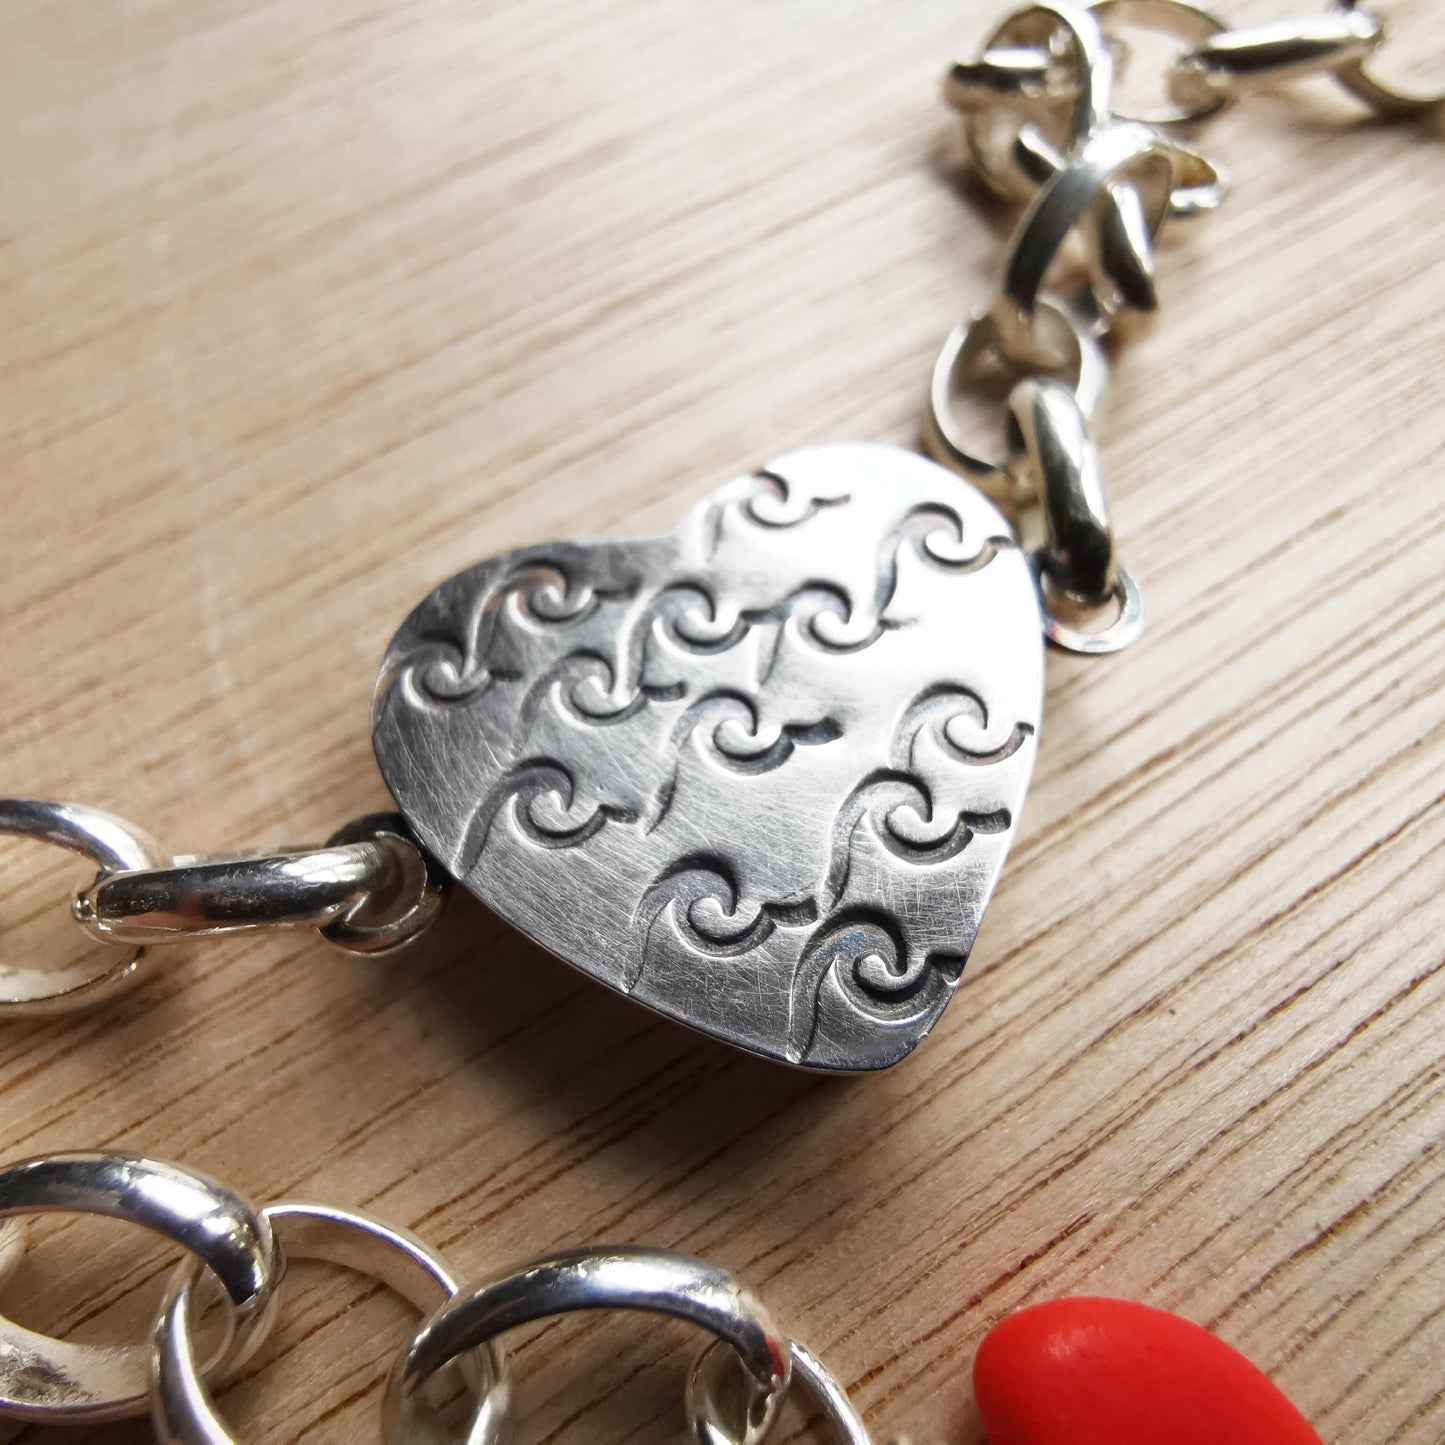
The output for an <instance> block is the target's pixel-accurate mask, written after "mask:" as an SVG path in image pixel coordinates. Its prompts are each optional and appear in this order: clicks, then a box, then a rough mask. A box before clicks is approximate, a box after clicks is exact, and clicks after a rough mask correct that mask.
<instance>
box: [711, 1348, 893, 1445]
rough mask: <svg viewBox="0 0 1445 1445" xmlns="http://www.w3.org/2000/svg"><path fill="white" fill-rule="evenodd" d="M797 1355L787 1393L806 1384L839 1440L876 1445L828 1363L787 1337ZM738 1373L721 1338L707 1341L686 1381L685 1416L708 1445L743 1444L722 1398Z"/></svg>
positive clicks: (852, 1444)
mask: <svg viewBox="0 0 1445 1445" xmlns="http://www.w3.org/2000/svg"><path fill="white" fill-rule="evenodd" d="M788 1348H789V1351H790V1352H791V1354H792V1359H793V1374H792V1379H791V1382H790V1384H789V1393H791V1392H792V1390H794V1389H796V1388H797V1387H798V1386H799V1385H802V1386H803V1388H804V1390H805V1391H806V1393H807V1395H808V1396H809V1398H810V1400H811V1401H812V1403H813V1405H814V1406H815V1407H816V1408H817V1409H818V1410H820V1411H821V1412H822V1416H823V1424H824V1427H825V1428H826V1429H827V1430H828V1432H829V1433H830V1434H831V1435H832V1437H833V1438H834V1439H835V1440H837V1441H839V1442H840V1445H872V1440H871V1437H870V1436H869V1434H868V1429H867V1427H866V1426H865V1425H864V1424H863V1421H862V1420H861V1419H860V1418H859V1415H858V1412H857V1411H856V1410H855V1409H854V1408H853V1403H852V1401H851V1400H849V1398H848V1394H847V1391H846V1390H844V1389H843V1387H842V1386H841V1385H840V1384H839V1383H838V1381H837V1380H835V1379H834V1378H833V1376H832V1375H830V1374H829V1373H828V1371H827V1370H826V1369H825V1368H824V1366H823V1364H822V1361H820V1360H819V1359H818V1357H817V1356H816V1355H815V1354H813V1352H812V1351H811V1350H809V1349H806V1348H804V1346H802V1345H800V1344H799V1343H798V1342H797V1340H790V1341H789V1342H788ZM737 1375H738V1362H737V1356H736V1355H735V1354H734V1353H733V1352H732V1351H731V1350H730V1349H728V1347H727V1346H726V1345H724V1344H723V1343H722V1342H721V1341H720V1340H719V1341H717V1342H715V1343H713V1344H711V1345H709V1346H707V1348H706V1349H704V1350H703V1352H702V1353H701V1354H700V1355H699V1356H698V1357H697V1359H696V1360H695V1361H694V1362H693V1366H692V1373H691V1374H690V1375H689V1376H688V1381H687V1418H688V1423H689V1425H690V1426H691V1433H692V1436H693V1438H694V1439H697V1440H702V1441H706V1442H709V1445H743V1437H741V1436H739V1435H735V1434H733V1433H732V1432H731V1431H730V1430H729V1428H728V1426H727V1424H726V1421H725V1415H726V1411H724V1410H723V1409H722V1406H721V1403H720V1400H721V1396H722V1393H723V1391H724V1390H725V1389H726V1387H727V1385H728V1384H729V1383H730V1382H736V1379H737Z"/></svg>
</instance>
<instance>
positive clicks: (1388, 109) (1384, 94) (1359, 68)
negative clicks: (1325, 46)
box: [1335, 0, 1445, 120]
mask: <svg viewBox="0 0 1445 1445" xmlns="http://www.w3.org/2000/svg"><path fill="white" fill-rule="evenodd" d="M1338 8H1339V9H1340V10H1343V11H1345V12H1349V13H1355V14H1359V13H1361V7H1360V6H1359V4H1358V0H1339V7H1338ZM1335 78H1336V79H1337V80H1338V81H1339V82H1340V84H1341V85H1343V86H1344V87H1345V89H1346V90H1348V91H1350V92H1351V93H1352V94H1353V95H1355V96H1357V97H1358V98H1359V99H1360V100H1363V101H1364V102H1365V104H1366V105H1368V106H1369V107H1370V108H1371V109H1372V110H1373V111H1375V113H1376V114H1377V115H1382V116H1385V117H1387V118H1389V119H1391V120H1430V119H1435V120H1442V119H1445V85H1442V86H1441V87H1440V89H1438V90H1434V91H1420V90H1405V89H1402V88H1401V87H1399V86H1396V85H1390V84H1388V83H1386V82H1385V81H1382V80H1380V79H1379V78H1378V77H1377V76H1376V75H1375V74H1374V72H1373V71H1371V70H1368V69H1366V66H1365V61H1364V60H1363V59H1360V60H1356V61H1353V62H1351V63H1350V64H1348V65H1345V66H1342V67H1340V68H1339V69H1338V70H1336V71H1335Z"/></svg>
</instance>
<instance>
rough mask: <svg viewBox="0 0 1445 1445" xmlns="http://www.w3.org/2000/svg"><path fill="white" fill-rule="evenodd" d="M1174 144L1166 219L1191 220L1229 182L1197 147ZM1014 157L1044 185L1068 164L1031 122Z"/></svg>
mask: <svg viewBox="0 0 1445 1445" xmlns="http://www.w3.org/2000/svg"><path fill="white" fill-rule="evenodd" d="M1173 146H1174V153H1175V156H1176V157H1177V159H1178V164H1179V179H1178V181H1177V183H1176V184H1175V186H1174V189H1173V190H1172V191H1170V193H1169V219H1170V220H1171V221H1192V220H1194V219H1195V218H1196V217H1198V216H1207V215H1209V214H1211V213H1212V212H1214V211H1217V210H1218V209H1219V207H1220V204H1221V203H1222V202H1223V200H1224V197H1225V194H1226V192H1227V190H1228V185H1229V182H1228V178H1227V177H1226V176H1225V174H1224V171H1223V170H1222V169H1221V168H1220V167H1219V166H1217V165H1215V164H1214V162H1213V161H1211V160H1209V159H1208V158H1207V157H1205V156H1202V155H1200V154H1199V152H1198V151H1194V150H1190V149H1189V147H1188V146H1184V145H1180V144H1179V142H1178V141H1174V142H1173ZM1014 159H1015V160H1016V161H1017V162H1018V166H1019V169H1020V170H1021V171H1022V172H1023V173H1024V174H1025V175H1027V176H1028V178H1029V179H1030V180H1031V181H1033V182H1034V183H1035V184H1036V185H1039V186H1045V185H1047V184H1048V183H1049V182H1050V181H1051V180H1053V178H1054V177H1055V176H1056V175H1057V174H1058V173H1059V172H1060V171H1062V170H1063V169H1064V168H1065V166H1067V165H1068V159H1067V157H1066V156H1065V155H1064V154H1063V152H1062V151H1060V150H1059V149H1058V148H1057V147H1056V146H1053V145H1051V144H1050V143H1049V141H1048V140H1047V139H1046V138H1045V136H1044V134H1043V132H1042V131H1040V130H1039V129H1038V127H1037V126H1032V125H1026V126H1024V128H1023V129H1022V130H1021V131H1019V133H1018V135H1017V136H1016V137H1015V138H1014ZM1117 194H1118V192H1117V191H1116V190H1115V189H1114V188H1111V189H1110V192H1109V199H1110V200H1111V201H1113V200H1115V197H1116V196H1117ZM1136 194H1137V193H1136ZM1106 224H1108V218H1107V216H1105V217H1101V220H1100V229H1101V231H1103V229H1104V227H1105V225H1106ZM1100 241H1101V245H1102V244H1103V243H1104V241H1105V237H1104V236H1103V235H1101V238H1100Z"/></svg>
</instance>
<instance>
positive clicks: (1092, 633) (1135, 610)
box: [1039, 562, 1144, 657]
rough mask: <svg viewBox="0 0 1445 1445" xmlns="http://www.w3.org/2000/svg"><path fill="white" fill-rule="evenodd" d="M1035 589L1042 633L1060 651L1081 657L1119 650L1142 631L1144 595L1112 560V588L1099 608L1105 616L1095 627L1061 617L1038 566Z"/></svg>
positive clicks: (1136, 584) (1045, 578)
mask: <svg viewBox="0 0 1445 1445" xmlns="http://www.w3.org/2000/svg"><path fill="white" fill-rule="evenodd" d="M1039 591H1040V593H1041V594H1042V604H1043V611H1044V636H1045V637H1047V638H1048V640H1049V641H1050V642H1052V643H1053V644H1054V646H1055V647H1057V648H1059V649H1060V650H1062V651H1064V652H1075V653H1078V654H1079V655H1080V656H1081V657H1102V656H1105V655H1106V654H1108V653H1113V652H1122V651H1123V649H1124V648H1126V647H1128V646H1129V644H1130V643H1132V642H1135V641H1137V640H1138V638H1139V635H1140V634H1141V633H1142V632H1143V631H1144V598H1143V596H1142V595H1141V593H1140V591H1139V586H1138V583H1136V582H1135V581H1134V579H1133V578H1132V577H1131V576H1130V575H1129V573H1128V572H1126V571H1125V570H1124V568H1123V566H1122V565H1121V564H1119V563H1118V562H1116V563H1115V564H1114V588H1113V591H1112V592H1111V593H1110V594H1109V596H1108V597H1107V598H1105V599H1104V601H1103V603H1102V604H1100V608H1099V610H1100V611H1103V612H1105V613H1106V620H1105V621H1104V622H1103V623H1102V624H1101V625H1099V626H1097V627H1092V626H1091V627H1084V626H1079V625H1076V624H1074V623H1071V622H1067V621H1065V620H1064V617H1063V615H1062V611H1063V609H1061V608H1060V607H1058V606H1057V605H1056V604H1055V600H1054V597H1053V596H1052V595H1051V587H1050V583H1049V579H1048V575H1047V573H1046V572H1045V571H1044V570H1043V567H1042V566H1040V567H1039Z"/></svg>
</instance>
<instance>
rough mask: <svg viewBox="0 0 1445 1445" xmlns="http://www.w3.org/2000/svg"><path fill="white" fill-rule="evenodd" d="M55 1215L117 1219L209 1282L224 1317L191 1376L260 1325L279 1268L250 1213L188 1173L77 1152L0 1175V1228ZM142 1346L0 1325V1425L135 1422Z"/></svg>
mask: <svg viewBox="0 0 1445 1445" xmlns="http://www.w3.org/2000/svg"><path fill="white" fill-rule="evenodd" d="M38 1213H64V1214H87V1215H100V1216H104V1217H107V1218H111V1219H120V1220H124V1221H126V1222H128V1223H131V1224H136V1225H139V1226H141V1227H142V1228H144V1229H148V1230H151V1231H152V1232H154V1233H157V1234H161V1235H163V1236H165V1237H166V1238H167V1239H171V1240H173V1241H175V1243H177V1244H179V1245H181V1246H182V1247H183V1248H184V1249H186V1250H188V1251H189V1252H190V1253H191V1254H193V1255H194V1256H195V1257H196V1259H197V1260H198V1261H199V1263H200V1264H201V1265H202V1266H204V1268H205V1269H206V1270H208V1271H209V1272H210V1274H211V1275H212V1276H213V1277H214V1279H215V1280H216V1281H217V1282H218V1283H219V1284H220V1286H221V1289H222V1291H223V1292H224V1295H225V1298H226V1300H228V1301H229V1307H228V1308H223V1309H221V1310H220V1311H218V1312H217V1314H218V1321H217V1323H218V1326H219V1337H218V1338H217V1339H215V1340H213V1341H211V1342H210V1343H209V1344H208V1346H207V1348H206V1350H205V1352H204V1355H203V1363H202V1364H201V1366H200V1373H201V1374H202V1375H211V1374H214V1373H216V1372H218V1371H220V1370H222V1369H224V1368H225V1367H226V1366H227V1365H228V1364H230V1363H232V1362H233V1361H235V1360H237V1359H239V1358H243V1357H244V1355H245V1354H246V1353H247V1351H248V1350H249V1349H251V1348H253V1347H254V1345H255V1343H256V1342H257V1340H258V1339H259V1338H260V1337H261V1336H262V1335H263V1334H264V1332H265V1330H266V1328H267V1327H268V1325H269V1323H270V1310H271V1305H272V1303H273V1301H274V1298H275V1291H276V1285H277V1284H278V1282H279V1280H280V1277H281V1273H282V1267H283V1266H282V1259H281V1255H280V1252H279V1250H278V1248H277V1246H276V1241H275V1237H274V1235H273V1234H272V1231H271V1227H270V1225H269V1224H268V1223H267V1222H266V1220H265V1218H264V1217H263V1216H262V1215H261V1213H260V1211H258V1210H257V1209H256V1208H255V1207H254V1206H252V1205H251V1204H249V1203H248V1202H247V1201H246V1200H245V1199H243V1198H241V1196H240V1195H238V1194H235V1193H234V1192H232V1191H231V1190H230V1189H227V1188H226V1187H225V1186H224V1185H222V1184H218V1183H217V1182H216V1181H215V1180H213V1179H210V1178H208V1177H207V1176H206V1175H204V1174H200V1173H197V1172H196V1171H195V1170H192V1169H185V1168H182V1167H181V1166H180V1165H178V1164H167V1163H164V1162H162V1161H160V1160H156V1159H147V1158H143V1157H142V1156H140V1155H136V1154H123V1153H100V1152H83V1153H70V1154H53V1155H49V1156H47V1157H44V1158H37V1159H27V1160H23V1161H21V1162H20V1163H17V1164H11V1165H9V1166H8V1167H6V1168H4V1169H0V1219H4V1218H8V1217H11V1216H16V1215H25V1214H38ZM150 1382H151V1350H150V1346H149V1344H146V1345H137V1346H125V1347H113V1346H105V1345H77V1344H72V1343H70V1342H68V1341H66V1340H59V1339H55V1338H53V1337H51V1336H50V1335H44V1334H40V1333H37V1332H36V1331H34V1330H28V1329H25V1328H24V1327H23V1326H21V1325H18V1324H16V1323H15V1322H14V1321H12V1320H9V1319H7V1318H5V1317H4V1316H0V1416H9V1417H11V1418H15V1419H22V1420H28V1421H31V1422H36V1423H41V1422H43V1423H48V1424H86V1425H90V1424H95V1423H99V1422H104V1421H112V1420H120V1419H124V1418H127V1417H129V1416H133V1415H141V1414H144V1413H145V1411H146V1409H147V1408H148V1406H149V1402H150Z"/></svg>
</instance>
